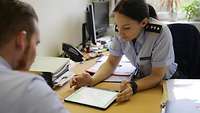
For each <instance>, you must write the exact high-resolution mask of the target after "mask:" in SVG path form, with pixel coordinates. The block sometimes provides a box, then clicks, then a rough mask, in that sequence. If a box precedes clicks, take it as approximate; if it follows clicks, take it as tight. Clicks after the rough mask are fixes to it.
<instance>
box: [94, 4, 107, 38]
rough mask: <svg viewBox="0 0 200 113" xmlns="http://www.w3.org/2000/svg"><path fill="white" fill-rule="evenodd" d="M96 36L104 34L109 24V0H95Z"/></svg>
mask: <svg viewBox="0 0 200 113" xmlns="http://www.w3.org/2000/svg"><path fill="white" fill-rule="evenodd" d="M93 8H94V20H95V28H96V36H97V38H98V37H101V36H103V35H104V34H105V33H106V31H107V27H108V26H109V0H102V1H96V2H93Z"/></svg>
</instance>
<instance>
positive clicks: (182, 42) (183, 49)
mask: <svg viewBox="0 0 200 113" xmlns="http://www.w3.org/2000/svg"><path fill="white" fill-rule="evenodd" d="M168 27H169V29H170V31H171V33H172V38H173V46H174V53H175V62H176V63H178V69H179V70H180V71H181V72H183V74H184V75H185V76H187V78H191V79H194V78H200V33H199V31H198V30H197V28H196V27H195V26H193V25H191V24H178V23H177V24H169V25H168Z"/></svg>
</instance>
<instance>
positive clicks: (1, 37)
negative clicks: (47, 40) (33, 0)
mask: <svg viewBox="0 0 200 113" xmlns="http://www.w3.org/2000/svg"><path fill="white" fill-rule="evenodd" d="M37 22H38V17H37V15H36V13H35V11H34V9H33V8H32V7H31V6H30V5H28V4H26V3H24V2H21V1H19V0H0V56H2V57H4V58H5V59H6V60H7V62H8V63H9V64H10V65H11V67H12V68H13V69H20V70H27V69H28V68H29V67H30V65H31V64H32V62H33V61H34V59H35V55H36V45H37V44H38V43H39V30H38V25H37Z"/></svg>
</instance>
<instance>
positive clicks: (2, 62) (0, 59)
mask: <svg viewBox="0 0 200 113" xmlns="http://www.w3.org/2000/svg"><path fill="white" fill-rule="evenodd" d="M0 68H1V69H12V68H11V66H10V65H9V64H8V62H7V61H6V60H5V59H4V58H3V57H1V56H0Z"/></svg>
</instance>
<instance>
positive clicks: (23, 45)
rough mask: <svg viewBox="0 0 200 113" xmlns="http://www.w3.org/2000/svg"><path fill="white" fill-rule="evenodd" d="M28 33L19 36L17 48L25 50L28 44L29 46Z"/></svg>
mask: <svg viewBox="0 0 200 113" xmlns="http://www.w3.org/2000/svg"><path fill="white" fill-rule="evenodd" d="M26 37H27V32H26V31H21V32H19V33H18V34H17V38H16V48H17V49H21V50H25V48H26V44H27V39H26Z"/></svg>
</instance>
